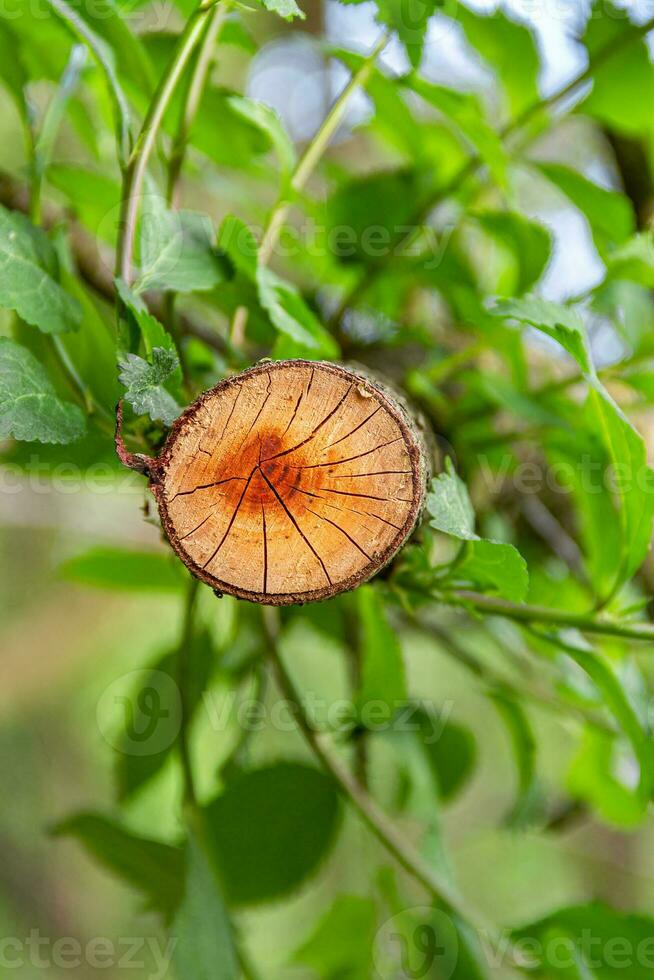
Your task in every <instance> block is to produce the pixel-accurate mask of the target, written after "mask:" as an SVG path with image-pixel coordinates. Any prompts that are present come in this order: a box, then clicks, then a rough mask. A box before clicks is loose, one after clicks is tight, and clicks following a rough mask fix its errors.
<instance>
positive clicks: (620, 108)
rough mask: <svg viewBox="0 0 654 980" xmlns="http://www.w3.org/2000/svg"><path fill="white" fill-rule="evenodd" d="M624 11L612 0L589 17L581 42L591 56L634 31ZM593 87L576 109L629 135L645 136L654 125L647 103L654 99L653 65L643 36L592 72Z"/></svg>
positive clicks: (603, 61) (601, 63)
mask: <svg viewBox="0 0 654 980" xmlns="http://www.w3.org/2000/svg"><path fill="white" fill-rule="evenodd" d="M633 31H634V25H633V24H632V23H631V22H630V20H629V18H628V16H627V12H626V11H625V10H619V9H618V8H617V7H615V6H613V5H612V4H611V3H608V2H607V3H606V4H603V5H602V7H601V8H600V11H599V15H598V14H597V13H596V14H595V16H592V17H589V19H588V22H587V26H586V33H585V35H584V43H585V45H586V48H587V50H588V54H589V56H590V58H591V59H592V58H593V56H594V55H596V54H597V53H598V52H599V51H601V50H603V49H605V48H606V47H607V46H610V45H615V44H616V42H617V41H618V40H620V39H623V38H625V37H626V36H627V35H628V34H629V33H633ZM592 77H593V87H592V89H591V90H590V92H589V94H588V96H587V97H586V99H584V101H583V102H582V104H581V106H580V107H579V111H581V112H585V113H586V114H587V115H590V116H593V117H594V118H595V119H597V120H599V122H601V123H604V124H605V125H606V126H608V127H609V128H611V129H613V130H617V131H618V132H620V133H625V134H627V135H628V136H641V135H642V136H645V135H646V134H651V133H652V129H653V128H654V126H653V122H652V114H651V112H650V111H649V106H650V105H651V104H652V101H654V65H652V62H651V60H650V56H649V52H648V49H647V44H646V43H645V40H644V39H643V38H641V39H638V40H632V41H630V43H628V44H624V45H623V46H622V48H621V49H620V50H619V51H617V52H616V53H614V54H613V55H612V56H611V57H610V58H604V59H602V60H601V62H600V64H599V65H598V66H597V67H596V68H595V69H594V71H593V76H592Z"/></svg>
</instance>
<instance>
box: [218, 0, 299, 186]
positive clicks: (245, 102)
mask: <svg viewBox="0 0 654 980" xmlns="http://www.w3.org/2000/svg"><path fill="white" fill-rule="evenodd" d="M284 2H285V0H284ZM291 2H292V0H291ZM228 102H229V105H230V107H231V108H232V109H233V110H234V111H235V112H237V113H238V114H239V115H240V116H242V117H243V118H244V119H246V120H247V121H248V122H250V123H252V124H253V125H254V126H256V127H257V129H259V130H260V131H261V132H262V133H264V134H265V135H266V137H267V138H268V139H269V140H270V143H271V145H272V147H273V149H274V151H275V154H276V156H277V160H278V163H279V171H280V176H281V178H282V183H285V182H286V181H287V180H288V178H289V177H290V175H291V174H292V172H293V170H294V168H295V161H296V155H295V147H294V146H293V143H292V142H291V138H290V136H289V135H288V133H287V132H286V130H285V129H284V125H283V123H282V121H281V119H280V118H279V116H278V115H277V113H276V112H275V110H274V109H271V108H270V106H267V105H265V104H264V103H263V102H256V101H255V100H254V99H246V98H245V97H244V96H241V95H232V96H230V97H229V99H228Z"/></svg>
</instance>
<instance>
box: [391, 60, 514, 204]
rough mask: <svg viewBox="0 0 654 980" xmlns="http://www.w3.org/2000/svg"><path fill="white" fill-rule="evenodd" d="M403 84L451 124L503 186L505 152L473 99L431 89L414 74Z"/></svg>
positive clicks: (452, 91) (438, 87) (464, 94)
mask: <svg viewBox="0 0 654 980" xmlns="http://www.w3.org/2000/svg"><path fill="white" fill-rule="evenodd" d="M403 83H404V84H405V85H407V86H408V87H409V88H410V89H411V90H412V91H414V92H417V94H418V95H419V96H421V98H423V99H424V100H425V101H426V102H428V103H429V104H430V105H432V106H434V107H435V108H436V109H438V111H439V112H441V113H442V114H443V116H445V118H446V119H448V120H450V121H451V122H452V123H454V125H455V128H456V129H458V130H459V131H460V132H461V133H462V134H463V136H465V138H466V140H467V141H468V142H469V143H471V144H472V146H474V148H475V149H476V150H477V152H478V154H479V156H480V158H481V160H482V161H483V162H484V163H485V164H486V165H487V166H488V168H489V170H490V172H491V173H492V175H493V177H494V179H495V180H496V181H497V183H498V184H499V185H500V186H501V187H504V186H506V182H507V175H506V169H507V159H508V158H507V152H506V150H505V148H504V144H503V143H502V140H501V139H500V137H499V136H498V134H497V132H496V131H495V130H494V129H493V127H492V126H490V125H489V123H488V122H487V120H486V116H485V113H484V109H483V106H482V104H481V102H480V100H479V99H478V98H477V96H476V95H473V94H471V93H470V92H457V91H456V89H451V88H445V87H444V86H443V85H434V84H433V83H432V82H428V81H426V80H425V79H424V78H421V77H420V76H419V75H417V74H415V73H413V74H411V75H409V76H408V77H406V78H404V79H403ZM414 125H415V124H414Z"/></svg>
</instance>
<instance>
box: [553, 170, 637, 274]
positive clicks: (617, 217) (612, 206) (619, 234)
mask: <svg viewBox="0 0 654 980" xmlns="http://www.w3.org/2000/svg"><path fill="white" fill-rule="evenodd" d="M538 169H539V170H540V172H541V173H542V174H543V175H544V176H545V177H547V179H548V180H549V181H550V182H551V183H552V184H554V185H555V186H556V187H558V188H559V190H560V191H561V192H562V193H563V194H565V196H566V197H567V198H568V199H569V200H570V201H571V202H572V203H573V204H574V205H575V207H577V208H578V209H579V210H580V211H581V212H582V214H583V215H585V217H586V218H587V220H588V224H589V225H590V229H591V231H592V233H593V238H594V240H595V244H596V246H597V250H598V252H599V253H600V255H602V256H605V255H607V253H608V251H609V246H613V245H619V244H622V243H623V242H625V241H626V240H627V239H628V238H629V236H630V235H632V234H633V232H634V230H635V224H636V221H635V216H634V209H633V206H632V204H631V202H630V200H629V198H628V197H625V195H624V194H619V193H618V192H617V191H609V190H606V188H604V187H600V186H599V185H598V184H595V183H593V182H592V181H590V180H588V178H587V177H584V176H583V174H580V173H578V172H577V171H576V170H572V169H571V168H570V167H564V166H562V165H561V164H559V163H539V164H538Z"/></svg>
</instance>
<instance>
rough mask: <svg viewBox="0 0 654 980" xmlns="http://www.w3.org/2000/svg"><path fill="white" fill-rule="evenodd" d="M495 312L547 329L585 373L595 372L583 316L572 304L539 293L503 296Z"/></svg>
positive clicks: (545, 330)
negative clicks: (514, 297)
mask: <svg viewBox="0 0 654 980" xmlns="http://www.w3.org/2000/svg"><path fill="white" fill-rule="evenodd" d="M492 312H493V313H494V314H495V315H497V316H502V317H507V318H510V319H512V320H517V321H518V322H519V323H522V324H525V325H527V326H531V327H536V329H537V330H541V331H542V332H543V333H546V334H547V335H548V336H549V337H552V339H553V340H556V341H558V343H559V344H560V345H561V347H563V349H564V350H566V351H567V352H568V354H570V355H571V356H572V357H573V358H574V359H575V361H576V362H577V364H578V365H579V367H580V368H581V370H582V371H583V373H584V374H592V372H593V367H592V364H591V359H590V351H589V349H588V341H587V339H586V331H585V329H584V325H583V322H582V319H581V317H580V316H579V314H578V313H576V312H575V310H573V309H571V307H569V306H563V305H561V304H560V303H552V302H551V301H550V300H546V299H541V298H540V297H538V296H525V297H524V299H510V300H502V301H501V302H499V303H497V304H496V305H495V307H494V308H493V310H492Z"/></svg>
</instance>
